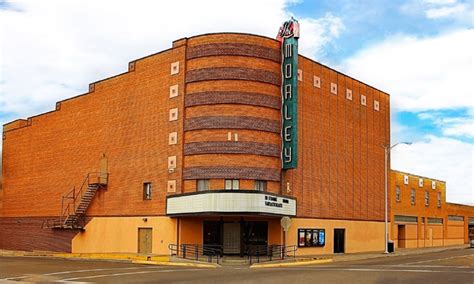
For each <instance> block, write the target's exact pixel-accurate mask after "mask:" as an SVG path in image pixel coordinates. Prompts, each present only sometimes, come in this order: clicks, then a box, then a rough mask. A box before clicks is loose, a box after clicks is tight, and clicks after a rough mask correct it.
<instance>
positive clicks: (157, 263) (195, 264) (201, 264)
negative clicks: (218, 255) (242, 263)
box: [132, 260, 220, 268]
mask: <svg viewBox="0 0 474 284" xmlns="http://www.w3.org/2000/svg"><path fill="white" fill-rule="evenodd" d="M132 263H133V264H147V265H167V266H184V267H198V268H217V267H220V266H218V265H214V264H206V263H190V262H164V261H146V260H132Z"/></svg>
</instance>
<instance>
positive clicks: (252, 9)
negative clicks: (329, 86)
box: [0, 0, 342, 123]
mask: <svg viewBox="0 0 474 284" xmlns="http://www.w3.org/2000/svg"><path fill="white" fill-rule="evenodd" d="M294 3H295V0H289V1H285V0H263V1H253V0H241V1H236V2H228V1H217V0H203V1H166V2H163V1H135V2H133V3H131V2H129V1H92V0H89V1H67V2H66V1H48V0H46V1H40V2H39V1H21V2H18V3H17V2H14V3H12V4H10V5H8V6H10V7H13V8H14V9H9V10H0V13H1V16H0V38H1V39H2V42H1V44H0V48H1V50H0V52H1V54H0V72H1V74H0V77H1V80H0V110H1V111H8V112H14V113H17V114H18V115H20V116H22V117H27V116H30V115H34V114H37V113H39V112H44V111H47V110H50V109H52V108H54V103H55V101H57V100H61V99H64V98H67V97H71V96H74V95H78V94H81V93H84V92H86V91H87V89H88V84H89V83H91V82H94V81H97V80H100V79H103V78H106V77H109V76H112V75H115V74H118V73H121V72H123V71H125V70H126V68H127V63H128V62H129V61H131V60H133V59H136V58H140V57H143V56H145V55H148V54H152V53H155V52H158V51H160V50H163V49H166V48H169V47H171V43H172V41H173V40H176V39H179V38H181V37H188V36H193V35H197V34H202V33H210V32H223V31H229V32H247V33H254V34H260V35H265V36H269V37H272V38H273V37H275V36H276V33H277V31H278V28H279V26H280V25H281V23H282V22H283V21H284V20H286V19H288V18H289V14H288V12H287V11H286V8H287V7H288V6H289V5H292V4H294ZM301 26H302V34H304V36H303V37H302V38H301V40H300V44H301V46H302V48H303V49H304V52H307V53H308V55H314V54H317V53H318V52H321V50H322V47H323V46H324V45H325V44H328V43H329V42H330V41H331V38H332V37H337V36H338V34H339V30H340V27H341V26H342V23H341V22H340V20H339V19H338V18H336V17H334V16H332V15H330V14H328V15H326V16H324V17H323V18H322V19H311V18H307V19H303V20H302V25H301ZM6 39H8V40H6ZM0 123H5V121H2V118H1V117H0Z"/></svg>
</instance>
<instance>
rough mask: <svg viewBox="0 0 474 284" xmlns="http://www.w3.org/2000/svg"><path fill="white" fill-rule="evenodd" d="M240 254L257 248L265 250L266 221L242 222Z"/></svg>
mask: <svg viewBox="0 0 474 284" xmlns="http://www.w3.org/2000/svg"><path fill="white" fill-rule="evenodd" d="M242 244H243V252H242V254H246V253H248V252H249V253H250V252H252V251H256V250H259V251H260V252H261V251H265V248H266V246H267V245H268V222H266V221H245V222H243V223H242Z"/></svg>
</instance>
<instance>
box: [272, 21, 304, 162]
mask: <svg viewBox="0 0 474 284" xmlns="http://www.w3.org/2000/svg"><path fill="white" fill-rule="evenodd" d="M299 36H300V31H299V24H298V21H296V20H295V19H294V18H293V17H292V18H291V19H290V20H289V21H286V22H284V23H283V25H282V26H281V27H280V30H279V32H278V36H277V39H278V40H279V41H280V42H281V58H282V59H281V74H282V82H281V98H282V104H281V121H282V128H281V138H282V147H281V163H282V168H283V169H294V168H296V167H297V165H298V38H299Z"/></svg>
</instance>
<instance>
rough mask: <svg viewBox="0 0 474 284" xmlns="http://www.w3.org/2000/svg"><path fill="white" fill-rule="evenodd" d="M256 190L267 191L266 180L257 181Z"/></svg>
mask: <svg viewBox="0 0 474 284" xmlns="http://www.w3.org/2000/svg"><path fill="white" fill-rule="evenodd" d="M255 190H257V191H267V182H266V181H264V180H256V181H255Z"/></svg>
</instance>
